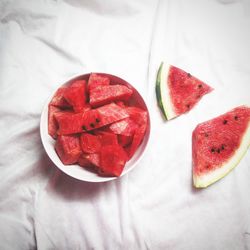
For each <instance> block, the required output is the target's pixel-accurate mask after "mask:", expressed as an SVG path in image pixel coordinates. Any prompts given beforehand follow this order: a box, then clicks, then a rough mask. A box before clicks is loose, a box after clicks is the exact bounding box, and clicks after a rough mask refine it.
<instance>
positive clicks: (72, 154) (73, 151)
mask: <svg viewBox="0 0 250 250" xmlns="http://www.w3.org/2000/svg"><path fill="white" fill-rule="evenodd" d="M55 149H56V152H57V154H58V156H59V158H60V159H61V161H62V163H63V164H65V165H69V164H74V163H76V162H77V161H78V158H79V157H80V155H81V153H82V151H81V147H80V142H79V137H77V136H74V135H70V136H58V138H57V140H56V145H55Z"/></svg>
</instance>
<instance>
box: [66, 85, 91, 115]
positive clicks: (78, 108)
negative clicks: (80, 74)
mask: <svg viewBox="0 0 250 250" xmlns="http://www.w3.org/2000/svg"><path fill="white" fill-rule="evenodd" d="M86 88H87V85H86V81H85V80H77V81H75V82H73V83H72V84H71V86H69V87H68V88H67V89H66V91H64V93H63V96H64V98H65V100H66V101H67V102H68V103H69V104H70V105H71V106H72V107H73V109H74V111H75V112H77V113H78V112H82V111H84V107H85V106H86V99H87V90H86Z"/></svg>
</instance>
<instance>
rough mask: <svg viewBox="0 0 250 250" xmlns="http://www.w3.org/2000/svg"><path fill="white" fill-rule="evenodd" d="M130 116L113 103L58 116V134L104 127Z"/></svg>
mask: <svg viewBox="0 0 250 250" xmlns="http://www.w3.org/2000/svg"><path fill="white" fill-rule="evenodd" d="M126 117H128V113H127V112H126V109H123V108H121V107H119V106H118V105H116V104H114V103H111V104H107V105H105V106H102V107H99V108H97V109H92V110H89V111H86V112H83V113H77V114H72V115H68V114H67V115H65V116H60V117H57V116H56V119H57V122H58V125H59V129H58V134H61V135H65V134H75V133H81V132H85V131H90V130H93V129H96V128H100V127H103V126H105V125H108V124H110V123H112V122H115V121H118V120H121V119H124V118H126Z"/></svg>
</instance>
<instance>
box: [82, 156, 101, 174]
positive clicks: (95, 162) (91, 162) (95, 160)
mask: <svg viewBox="0 0 250 250" xmlns="http://www.w3.org/2000/svg"><path fill="white" fill-rule="evenodd" d="M78 163H79V165H80V166H81V167H84V168H91V169H93V170H96V171H98V169H99V166H100V154H97V153H93V154H84V153H83V154H81V156H80V157H79V159H78Z"/></svg>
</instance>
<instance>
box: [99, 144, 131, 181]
mask: <svg viewBox="0 0 250 250" xmlns="http://www.w3.org/2000/svg"><path fill="white" fill-rule="evenodd" d="M126 161H127V154H126V152H125V151H124V150H123V148H122V147H121V146H119V145H118V144H117V145H106V146H103V147H102V148H101V152H100V172H99V173H100V174H102V175H105V176H120V175H121V173H122V171H123V168H124V166H125V163H126Z"/></svg>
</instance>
